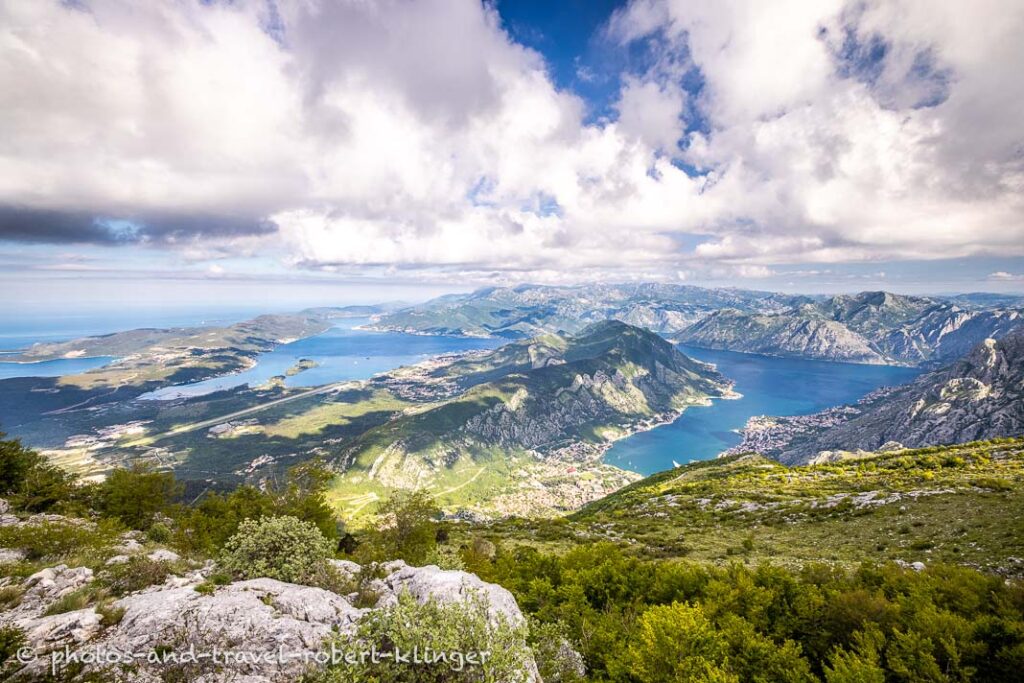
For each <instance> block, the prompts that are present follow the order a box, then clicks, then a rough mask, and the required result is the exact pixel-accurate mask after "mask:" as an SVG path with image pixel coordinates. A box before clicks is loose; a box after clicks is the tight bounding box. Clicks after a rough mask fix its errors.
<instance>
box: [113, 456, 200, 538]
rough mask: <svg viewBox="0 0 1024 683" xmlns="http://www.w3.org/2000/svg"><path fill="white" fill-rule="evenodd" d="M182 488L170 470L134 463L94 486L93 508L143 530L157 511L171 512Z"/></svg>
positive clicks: (151, 522)
mask: <svg viewBox="0 0 1024 683" xmlns="http://www.w3.org/2000/svg"><path fill="white" fill-rule="evenodd" d="M182 490H183V487H182V485H181V484H179V483H178V482H177V481H176V480H175V478H174V475H173V474H172V473H170V472H157V471H154V470H153V469H151V468H150V467H147V466H145V465H139V464H136V465H135V466H133V467H132V468H131V469H128V470H114V471H113V472H111V473H110V475H109V476H108V477H107V478H106V479H105V480H104V481H103V483H102V484H100V485H99V488H98V489H97V492H96V507H97V508H98V509H99V510H100V511H101V512H102V513H103V514H104V515H105V516H107V517H113V518H115V519H119V520H121V522H123V523H124V524H125V525H127V526H128V527H130V528H132V529H142V530H146V529H149V527H150V525H152V524H153V517H154V516H155V515H156V514H157V513H165V512H168V511H170V509H171V506H172V503H174V501H175V500H176V499H177V498H178V497H179V496H180V495H181V492H182Z"/></svg>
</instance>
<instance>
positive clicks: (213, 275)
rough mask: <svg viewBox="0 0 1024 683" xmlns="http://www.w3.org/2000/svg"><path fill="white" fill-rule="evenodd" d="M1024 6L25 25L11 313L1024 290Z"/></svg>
mask: <svg viewBox="0 0 1024 683" xmlns="http://www.w3.org/2000/svg"><path fill="white" fill-rule="evenodd" d="M1022 35H1024V3H1022V2H1020V0H976V1H975V2H971V3H965V2H962V0H960V1H957V2H952V1H949V0H886V1H880V0H849V1H846V0H774V1H773V2H764V1H763V0H714V1H711V0H707V1H704V2H702V1H699V0H620V1H611V0H563V1H562V2H553V1H547V2H543V1H535V0H522V1H519V2H516V1H513V0H499V1H498V2H485V3H481V2H478V1H475V0H418V1H416V2H411V1H409V0H377V1H371V0H233V1H228V0H149V1H147V2H145V3H139V2H134V1H132V0H64V1H63V2H61V1H58V0H0V92H2V93H3V107H0V131H3V132H2V134H0V289H2V290H3V291H4V293H5V297H4V299H5V302H6V303H7V305H8V307H13V308H19V307H21V308H24V309H29V308H47V307H49V308H58V309H59V308H62V307H80V308H86V309H87V308H102V307H104V306H110V305H138V306H146V305H151V304H153V303H154V302H160V303H162V304H165V305H188V304H195V305H200V304H203V305H208V304H212V303H216V302H224V303H232V304H234V303H245V304H247V305H257V304H258V305H266V306H271V307H274V308H280V307H281V306H290V305H292V304H296V305H298V304H329V303H355V302H359V301H370V300H373V301H379V300H406V301H410V300H422V299H425V298H427V297H430V296H436V295H438V294H442V293H447V292H452V291H465V290H469V289H473V288H476V287H479V286H484V285H494V284H517V283H523V282H534V283H550V284H570V283H571V284H576V283H588V282H630V281H662V282H677V283H686V284H698V285H709V286H736V287H746V288H758V289H773V290H781V291H804V292H839V291H858V290H864V289H888V290H892V291H900V292H913V293H948V292H954V291H960V292H964V291H996V292H1021V291H1024V79H1022V78H1020V74H1019V69H1020V65H1021V64H1024V41H1022V40H1020V37H1021V36H1022Z"/></svg>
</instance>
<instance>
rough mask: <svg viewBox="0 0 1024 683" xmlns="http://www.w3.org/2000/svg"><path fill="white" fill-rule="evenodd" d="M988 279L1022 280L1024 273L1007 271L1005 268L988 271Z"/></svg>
mask: <svg viewBox="0 0 1024 683" xmlns="http://www.w3.org/2000/svg"><path fill="white" fill-rule="evenodd" d="M988 279H989V280H991V281H993V282H1024V273H1008V272H1006V271H1005V270H997V271H996V272H994V273H989V275H988Z"/></svg>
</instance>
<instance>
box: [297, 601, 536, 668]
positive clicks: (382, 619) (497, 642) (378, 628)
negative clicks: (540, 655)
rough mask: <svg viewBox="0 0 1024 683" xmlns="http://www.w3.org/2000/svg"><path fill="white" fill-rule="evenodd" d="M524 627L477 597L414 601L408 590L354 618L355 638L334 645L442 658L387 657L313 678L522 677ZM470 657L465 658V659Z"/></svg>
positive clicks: (526, 651) (525, 649)
mask: <svg viewBox="0 0 1024 683" xmlns="http://www.w3.org/2000/svg"><path fill="white" fill-rule="evenodd" d="M525 636H526V634H525V629H523V628H521V627H515V626H513V625H511V624H509V623H508V622H507V621H505V620H503V619H498V620H495V621H492V620H490V619H489V618H488V614H487V605H486V603H485V602H484V601H483V600H481V599H479V598H475V597H473V598H471V599H470V600H468V601H467V602H465V603H453V604H441V603H438V602H437V601H435V600H429V601H427V602H425V603H423V604H419V603H418V602H416V600H415V599H414V598H412V597H411V596H410V595H409V594H408V593H402V594H400V595H399V597H398V603H397V604H396V605H394V606H393V607H389V608H387V609H383V610H375V611H372V612H368V613H366V615H364V616H363V617H362V618H361V619H360V622H359V626H358V629H357V632H356V640H355V642H353V641H351V640H349V639H347V638H346V639H345V640H343V641H341V642H339V643H338V646H339V647H340V648H341V649H342V650H343V651H345V652H353V653H354V654H358V652H360V651H363V650H369V649H370V648H371V647H376V649H377V651H378V652H385V653H387V652H393V651H399V650H401V651H402V652H406V653H411V652H412V651H413V648H417V649H418V651H419V653H420V655H421V657H423V656H424V655H425V654H426V653H427V652H428V651H429V652H430V653H433V654H435V655H445V656H446V659H445V660H444V661H434V662H432V663H420V664H412V663H400V662H395V661H394V660H393V659H391V658H384V659H381V661H380V662H378V663H372V662H370V661H367V662H364V663H357V664H354V665H350V664H347V663H343V664H341V665H339V666H338V667H337V668H335V669H329V670H327V671H326V672H324V673H323V674H321V675H319V676H318V677H317V678H316V679H315V680H316V681H319V682H321V683H326V682H334V681H375V682H376V683H406V682H408V683H431V682H438V683H440V682H442V681H443V682H444V683H461V682H462V681H466V682H469V681H473V682H474V683H475V682H476V681H508V682H510V683H511V682H513V681H525V680H526V672H527V670H528V669H527V662H528V661H529V658H530V650H529V647H528V646H527V644H526V637H525ZM470 658H472V659H474V660H475V661H471V659H470Z"/></svg>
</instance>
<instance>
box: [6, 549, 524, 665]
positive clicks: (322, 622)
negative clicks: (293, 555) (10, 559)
mask: <svg viewBox="0 0 1024 683" xmlns="http://www.w3.org/2000/svg"><path fill="white" fill-rule="evenodd" d="M156 552H157V553H167V555H162V556H161V557H164V558H165V559H169V555H170V554H169V551H156ZM151 555H152V553H151ZM115 561H120V560H115V559H112V560H110V562H115ZM333 563H334V565H335V568H336V569H338V570H339V571H340V572H341V573H343V574H345V573H347V574H349V575H354V574H355V573H357V572H358V571H359V569H360V567H359V566H358V565H355V564H354V563H351V562H345V561H340V560H335V561H333ZM211 571H212V565H211V564H207V565H205V566H202V567H199V568H196V569H194V570H191V571H188V572H185V573H183V575H180V576H171V577H170V578H168V579H167V580H166V582H165V583H163V584H162V585H159V586H153V587H151V588H148V589H145V590H143V591H140V592H137V593H133V594H130V595H127V596H125V597H123V598H121V599H119V600H116V601H114V602H113V603H112V604H110V605H107V606H106V607H105V608H104V609H103V610H102V612H103V613H102V614H101V613H100V612H98V611H97V609H96V608H94V607H88V608H86V609H78V610H73V611H67V612H63V613H59V614H50V613H49V612H53V611H54V606H55V605H57V604H58V602H59V601H60V600H61V599H62V598H66V596H68V595H71V594H73V593H75V592H76V591H80V590H82V589H83V588H85V587H87V586H89V585H90V584H91V582H93V581H94V577H93V572H92V570H90V569H88V568H85V567H68V566H66V565H59V566H56V567H50V568H46V569H43V570H42V571H39V572H37V573H35V574H33V575H32V576H29V577H28V578H27V579H25V580H24V581H23V582H21V584H20V586H18V584H16V583H14V582H13V581H11V580H9V579H5V580H4V581H5V582H7V586H12V587H13V586H18V587H19V588H20V589H21V590H23V591H24V593H23V595H22V598H21V602H20V604H18V605H17V606H16V607H14V608H13V609H10V610H8V611H6V612H2V613H0V627H3V626H10V625H14V626H17V627H18V628H20V629H21V630H22V631H23V632H24V633H25V635H26V648H27V649H24V650H22V651H21V653H20V654H19V655H18V658H19V659H20V660H22V662H23V664H24V666H22V667H21V668H20V669H18V670H17V671H16V672H14V673H13V674H12V679H13V680H38V679H41V678H43V677H44V676H45V674H46V672H47V671H48V670H49V668H50V666H51V664H52V661H53V657H54V656H56V657H58V658H63V660H62V661H64V662H68V661H74V660H76V659H77V660H79V661H83V662H86V663H85V665H84V668H83V670H82V675H85V674H89V673H93V674H96V675H99V676H103V677H104V680H123V681H160V680H191V681H201V682H202V683H216V682H222V681H224V682H226V681H232V682H235V681H245V683H272V682H278V681H282V682H283V681H295V680H298V679H299V678H300V677H301V676H302V675H303V674H304V673H306V672H308V671H310V669H314V668H316V667H318V666H320V664H318V662H317V659H316V657H317V656H318V655H319V656H325V655H329V654H330V652H331V649H330V645H329V643H330V641H331V639H332V638H333V639H335V642H341V643H345V642H346V636H352V635H353V634H354V633H355V630H356V628H357V624H358V622H359V620H360V618H362V617H363V616H364V615H366V614H367V613H369V612H372V611H374V610H381V609H385V608H387V607H389V606H392V605H394V604H396V603H397V602H398V597H399V595H400V594H402V593H408V594H409V595H410V596H412V597H413V598H414V599H415V600H416V601H417V602H419V603H421V604H422V603H425V602H427V601H428V600H431V599H433V600H436V601H437V602H439V603H442V604H445V603H453V602H465V601H467V600H470V599H473V600H483V602H484V604H485V605H486V607H487V610H488V616H489V617H490V618H491V619H492V620H494V621H498V620H504V621H506V622H507V623H509V624H510V625H514V626H520V625H522V624H523V623H524V617H523V615H522V613H521V612H520V611H519V607H518V606H517V605H516V602H515V599H514V598H513V597H512V594H511V593H509V592H508V591H507V590H505V589H504V588H502V587H500V586H497V585H494V584H489V583H485V582H484V581H481V580H480V579H479V578H477V577H476V576H474V575H473V574H468V573H466V572H461V571H446V570H441V569H438V568H437V567H435V566H427V567H410V566H407V565H406V564H405V563H403V562H401V561H396V562H391V563H387V564H385V565H383V567H382V568H381V572H382V573H383V577H382V578H379V579H375V580H373V581H372V582H371V583H370V585H369V589H370V591H371V592H372V594H373V595H375V596H376V602H375V604H374V605H373V606H372V607H369V608H366V607H356V606H355V603H356V602H357V601H358V600H357V595H356V594H354V593H353V594H351V595H339V594H337V593H333V592H330V591H327V590H323V589H321V588H313V587H310V586H302V585H297V584H291V583H284V582H281V581H276V580H273V579H267V578H261V579H254V580H249V581H238V582H234V583H230V584H227V585H224V586H219V587H216V588H215V589H213V590H212V592H210V590H202V589H201V590H197V587H199V586H201V585H205V586H209V585H210V584H208V583H207V584H204V581H205V580H206V578H207V576H208V575H209V574H210V573H211ZM110 622H116V623H110ZM325 643H326V645H325ZM352 647H353V650H356V649H357V646H356V645H355V644H353V645H352ZM216 652H220V653H222V656H221V657H220V658H219V659H218V661H216V662H215V661H214V659H213V657H211V656H210V655H211V654H212V653H216ZM193 653H194V655H195V656H196V657H198V658H199V659H198V661H190V660H189V657H190V656H191V655H192V654H193ZM231 653H234V654H231ZM126 656H132V657H137V659H133V661H132V662H131V663H130V664H127V663H124V661H123V658H124V657H126ZM158 656H163V657H165V658H168V657H172V656H177V657H178V658H179V660H178V661H174V660H173V659H171V660H170V661H163V662H161V661H153V659H154V658H155V657H158ZM112 657H120V658H122V663H121V664H111V661H112V660H111V658H112ZM96 658H99V659H100V660H101V662H96V661H95V659H96ZM204 658H205V659H204ZM529 664H530V666H529V667H528V668H529V670H528V671H526V672H524V678H523V680H539V677H538V676H537V674H536V669H535V667H534V666H533V664H532V662H530V663H529ZM8 671H10V669H8ZM174 676H178V677H177V678H174ZM90 680H93V679H90Z"/></svg>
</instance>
